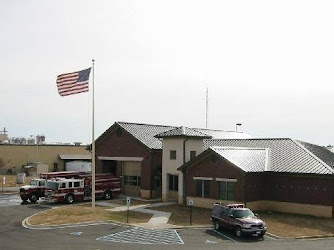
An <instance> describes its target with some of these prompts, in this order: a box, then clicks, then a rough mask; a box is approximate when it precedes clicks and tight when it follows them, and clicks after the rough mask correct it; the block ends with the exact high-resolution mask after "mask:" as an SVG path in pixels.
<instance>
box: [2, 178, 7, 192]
mask: <svg viewBox="0 0 334 250" xmlns="http://www.w3.org/2000/svg"><path fill="white" fill-rule="evenodd" d="M5 185H6V176H3V177H2V192H3V187H4V186H5Z"/></svg>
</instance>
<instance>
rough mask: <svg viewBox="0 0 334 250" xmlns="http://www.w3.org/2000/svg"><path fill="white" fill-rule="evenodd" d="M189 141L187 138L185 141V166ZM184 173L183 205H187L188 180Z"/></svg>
mask: <svg viewBox="0 0 334 250" xmlns="http://www.w3.org/2000/svg"><path fill="white" fill-rule="evenodd" d="M188 140H189V139H188V138H186V139H185V140H184V141H183V165H184V164H185V163H186V142H187V141H188ZM182 173H183V205H185V204H187V197H186V194H187V178H186V172H185V171H182Z"/></svg>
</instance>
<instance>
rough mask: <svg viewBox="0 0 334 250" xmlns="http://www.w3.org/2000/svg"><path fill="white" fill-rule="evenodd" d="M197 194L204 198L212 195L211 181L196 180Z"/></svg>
mask: <svg viewBox="0 0 334 250" xmlns="http://www.w3.org/2000/svg"><path fill="white" fill-rule="evenodd" d="M196 196H197V197H202V198H209V197H210V181H209V180H196Z"/></svg>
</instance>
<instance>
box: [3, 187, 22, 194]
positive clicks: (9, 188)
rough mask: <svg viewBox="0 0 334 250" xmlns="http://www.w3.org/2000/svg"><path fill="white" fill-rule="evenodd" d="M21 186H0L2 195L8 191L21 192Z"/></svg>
mask: <svg viewBox="0 0 334 250" xmlns="http://www.w3.org/2000/svg"><path fill="white" fill-rule="evenodd" d="M19 192H20V187H3V188H2V187H0V195H1V194H8V193H11V194H13V193H19Z"/></svg>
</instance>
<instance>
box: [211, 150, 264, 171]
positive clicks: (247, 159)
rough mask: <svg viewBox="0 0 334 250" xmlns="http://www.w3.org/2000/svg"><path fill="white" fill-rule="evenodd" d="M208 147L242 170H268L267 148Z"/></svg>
mask: <svg viewBox="0 0 334 250" xmlns="http://www.w3.org/2000/svg"><path fill="white" fill-rule="evenodd" d="M210 149H211V150H213V151H214V152H216V153H217V154H218V155H219V156H221V157H223V158H225V159H226V160H228V161H229V162H231V163H233V164H234V165H235V166H236V167H238V168H240V169H241V170H242V171H244V172H264V171H268V170H269V169H268V164H269V159H268V153H269V152H268V151H269V150H268V149H265V148H241V147H236V148H232V147H210Z"/></svg>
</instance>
